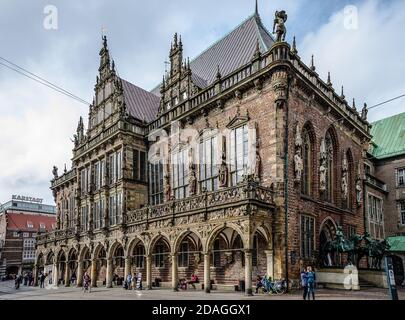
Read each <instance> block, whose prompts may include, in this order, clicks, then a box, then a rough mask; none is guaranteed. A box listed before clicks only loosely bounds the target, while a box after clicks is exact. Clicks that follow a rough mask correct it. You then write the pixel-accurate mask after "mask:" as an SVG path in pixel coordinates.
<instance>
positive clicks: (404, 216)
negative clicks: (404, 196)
mask: <svg viewBox="0 0 405 320" xmlns="http://www.w3.org/2000/svg"><path fill="white" fill-rule="evenodd" d="M398 207H399V216H400V222H401V225H403V226H405V201H401V202H400V203H399V205H398Z"/></svg>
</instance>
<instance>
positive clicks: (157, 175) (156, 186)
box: [149, 160, 163, 206]
mask: <svg viewBox="0 0 405 320" xmlns="http://www.w3.org/2000/svg"><path fill="white" fill-rule="evenodd" d="M149 202H150V204H151V205H152V206H154V205H158V204H162V203H163V163H162V161H161V160H159V161H157V162H151V163H150V164H149Z"/></svg>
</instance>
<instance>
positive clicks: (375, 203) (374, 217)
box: [367, 193, 384, 223]
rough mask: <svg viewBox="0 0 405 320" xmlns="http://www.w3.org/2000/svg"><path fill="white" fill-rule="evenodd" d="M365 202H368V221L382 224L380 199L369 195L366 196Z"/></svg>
mask: <svg viewBox="0 0 405 320" xmlns="http://www.w3.org/2000/svg"><path fill="white" fill-rule="evenodd" d="M367 200H368V205H367V208H368V217H369V219H370V220H371V221H374V222H380V223H382V222H383V221H384V219H383V212H382V205H383V203H382V199H381V198H378V197H376V196H374V195H372V194H370V193H369V194H368V196H367Z"/></svg>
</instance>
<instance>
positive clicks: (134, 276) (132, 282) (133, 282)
mask: <svg viewBox="0 0 405 320" xmlns="http://www.w3.org/2000/svg"><path fill="white" fill-rule="evenodd" d="M131 286H132V290H136V274H135V273H134V275H133V276H132V281H131Z"/></svg>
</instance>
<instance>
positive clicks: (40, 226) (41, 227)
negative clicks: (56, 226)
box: [39, 222, 45, 230]
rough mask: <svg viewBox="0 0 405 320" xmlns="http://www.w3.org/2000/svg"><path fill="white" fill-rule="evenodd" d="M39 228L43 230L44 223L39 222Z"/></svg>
mask: <svg viewBox="0 0 405 320" xmlns="http://www.w3.org/2000/svg"><path fill="white" fill-rule="evenodd" d="M39 228H40V229H42V230H44V229H45V223H43V222H41V223H40V224H39Z"/></svg>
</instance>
